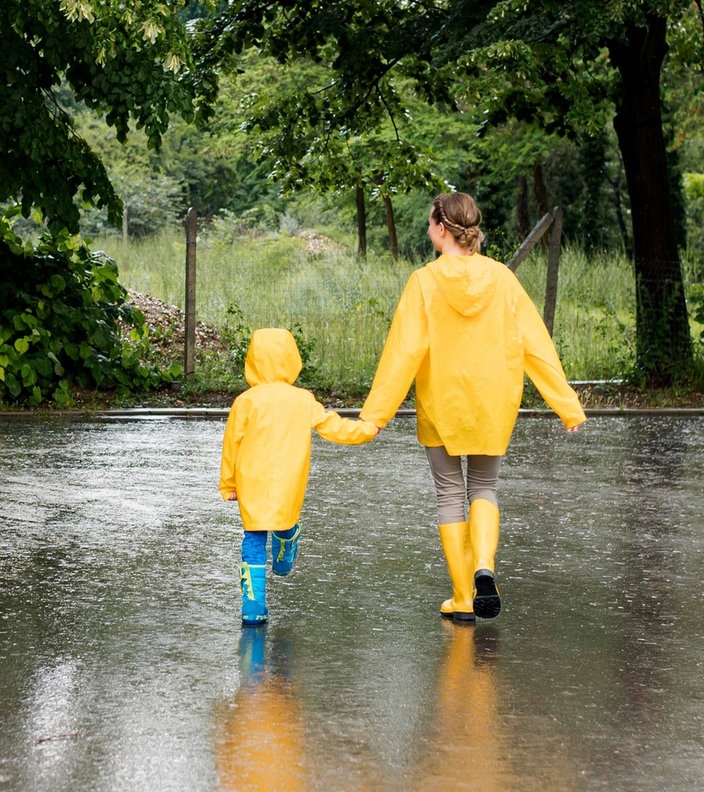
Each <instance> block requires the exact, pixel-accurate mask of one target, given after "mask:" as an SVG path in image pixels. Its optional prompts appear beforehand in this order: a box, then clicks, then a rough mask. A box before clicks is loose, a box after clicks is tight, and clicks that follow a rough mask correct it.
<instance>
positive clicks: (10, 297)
mask: <svg viewBox="0 0 704 792" xmlns="http://www.w3.org/2000/svg"><path fill="white" fill-rule="evenodd" d="M17 211H18V210H17V207H14V206H13V207H10V208H9V209H5V210H3V211H1V212H0V403H5V404H13V405H27V406H36V405H39V404H42V403H43V402H45V401H53V402H54V403H55V404H57V405H65V404H67V403H69V402H70V401H71V398H72V395H71V389H72V387H78V388H103V389H118V390H119V391H121V392H123V393H130V392H138V391H145V390H149V389H151V388H154V387H158V386H159V385H162V384H164V383H165V382H169V381H172V380H173V379H174V378H175V377H176V376H177V375H179V374H180V373H181V370H180V366H172V367H170V368H169V369H168V370H161V369H160V368H159V367H158V366H157V365H155V364H153V363H151V362H150V361H149V355H150V351H149V345H148V341H147V329H146V326H145V322H144V317H143V315H142V314H141V313H140V312H139V311H137V310H135V309H134V308H133V307H132V306H131V305H130V304H129V302H128V301H127V292H126V290H125V289H124V287H123V286H121V285H120V284H119V283H118V280H117V277H118V276H117V267H116V265H115V263H114V262H113V261H112V260H111V259H110V258H108V257H107V256H106V255H105V254H103V253H100V252H91V251H90V250H89V248H88V247H87V245H86V244H85V242H84V241H83V240H82V239H81V238H80V237H78V236H72V235H70V234H69V233H68V232H67V231H61V232H56V233H50V232H48V231H44V232H43V233H42V235H41V236H40V239H39V241H38V243H37V244H36V245H34V244H33V243H31V242H26V243H25V242H23V241H22V240H21V239H20V238H19V237H18V236H16V235H15V233H14V231H13V230H12V225H11V219H12V217H13V216H15V215H16V213H17Z"/></svg>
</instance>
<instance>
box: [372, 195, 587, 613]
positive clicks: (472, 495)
mask: <svg viewBox="0 0 704 792" xmlns="http://www.w3.org/2000/svg"><path fill="white" fill-rule="evenodd" d="M481 219H482V216H481V212H480V211H479V208H478V207H477V205H476V204H475V202H474V200H473V198H472V197H471V196H469V195H467V194H466V193H444V194H442V195H439V196H438V197H437V198H435V200H434V201H433V204H432V207H431V210H430V216H429V218H428V236H429V237H430V240H431V242H432V243H433V247H434V248H435V250H436V251H437V252H438V253H440V254H441V255H440V256H439V257H438V258H436V259H435V260H434V261H432V262H431V263H429V264H427V265H426V266H425V267H422V268H421V269H419V270H417V271H416V272H414V273H413V274H412V275H411V276H410V278H409V279H408V282H407V283H406V287H405V289H404V291H403V294H402V295H401V298H400V300H399V303H398V306H397V308H396V312H395V314H394V318H393V322H392V323H391V329H390V330H389V335H388V337H387V339H386V344H385V346H384V350H383V352H382V355H381V359H380V361H379V366H378V369H377V372H376V376H375V377H374V382H373V383H372V388H371V391H370V392H369V396H368V397H367V399H366V401H365V403H364V407H363V408H362V412H361V415H360V417H361V418H362V419H363V420H366V421H370V422H372V423H374V424H375V425H376V426H377V427H379V428H382V427H384V426H385V425H386V424H387V423H388V421H389V420H390V419H391V418H392V417H393V415H394V414H395V412H396V410H397V409H398V407H399V405H400V404H401V402H402V401H403V400H404V398H405V397H406V395H407V393H408V390H409V388H410V386H411V384H412V382H413V380H414V379H415V382H416V412H417V422H418V440H419V442H420V443H421V444H422V445H423V446H425V449H426V453H427V456H428V461H429V463H430V469H431V472H432V475H433V479H434V481H435V488H436V493H437V504H438V523H439V530H440V539H441V542H442V547H443V551H444V553H445V558H446V560H447V566H448V571H449V573H450V578H451V580H452V589H453V593H452V598H451V599H449V600H446V601H445V602H443V603H442V606H441V608H440V612H441V614H442V615H443V616H446V617H449V618H452V619H454V620H455V621H459V622H464V621H472V620H474V618H475V614H476V616H479V617H482V618H494V617H495V616H497V615H498V613H499V611H500V609H501V599H500V596H499V591H498V588H497V586H496V581H495V578H494V555H495V553H496V548H497V546H498V540H499V509H498V502H497V498H496V485H497V481H498V476H499V466H500V463H501V457H502V456H503V455H504V454H505V453H506V450H507V448H508V444H509V441H510V439H511V434H512V432H513V427H514V424H515V422H516V418H517V417H518V409H519V406H520V403H521V396H522V393H523V381H524V374H527V375H528V376H529V377H530V379H531V380H532V381H533V383H534V384H535V386H536V387H537V388H538V390H539V391H540V393H541V395H542V396H543V398H544V399H545V401H546V402H547V403H548V405H549V406H550V407H551V408H552V409H553V410H554V411H555V412H556V413H557V414H558V415H559V416H560V418H561V419H562V421H563V423H564V425H565V426H566V427H567V429H568V430H570V431H573V430H575V429H576V428H577V427H578V426H579V425H580V424H581V423H583V422H584V421H585V420H586V416H585V415H584V411H583V410H582V407H581V405H580V403H579V399H578V397H577V394H576V393H575V392H574V391H573V390H572V388H571V387H570V386H569V384H568V383H567V379H566V378H565V374H564V371H563V369H562V365H561V364H560V360H559V358H558V356H557V352H556V350H555V347H554V345H553V342H552V339H551V338H550V335H549V333H548V331H547V329H546V327H545V324H544V323H543V320H542V319H541V318H540V315H539V314H538V312H537V310H536V308H535V306H534V305H533V302H532V301H531V299H530V297H529V296H528V294H527V293H526V292H525V290H524V289H523V287H522V286H521V285H520V283H519V282H518V279H517V278H516V277H515V275H514V274H513V273H512V272H511V270H509V268H508V267H506V266H505V265H504V264H501V263H499V262H498V261H494V260H493V259H490V258H487V257H486V256H482V255H481V254H480V253H479V249H480V246H481V242H482V240H483V238H484V235H483V234H482V231H481V228H480V225H481ZM462 457H466V458H467V462H466V481H465V479H464V477H463V473H462ZM467 503H468V504H469V519H467V505H466V504H467Z"/></svg>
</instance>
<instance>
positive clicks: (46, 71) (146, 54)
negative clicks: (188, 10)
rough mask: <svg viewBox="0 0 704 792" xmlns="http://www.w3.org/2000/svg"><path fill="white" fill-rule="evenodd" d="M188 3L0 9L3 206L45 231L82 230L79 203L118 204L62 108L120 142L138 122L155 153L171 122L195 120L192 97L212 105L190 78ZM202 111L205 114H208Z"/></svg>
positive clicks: (15, 4)
mask: <svg viewBox="0 0 704 792" xmlns="http://www.w3.org/2000/svg"><path fill="white" fill-rule="evenodd" d="M184 5H185V3H184V0H172V2H154V0H134V2H130V3H118V2H101V3H96V2H91V0H60V2H56V1H55V0H5V2H3V3H2V4H0V47H1V48H2V52H3V58H2V63H1V64H0V149H1V150H2V152H3V156H2V158H1V159H0V202H4V201H7V200H9V199H17V200H19V202H20V204H21V207H22V212H23V214H24V215H25V216H28V215H29V213H30V212H31V210H32V207H34V206H37V207H39V208H40V209H41V210H42V213H43V215H44V216H45V217H46V218H47V221H48V223H49V225H50V227H52V228H55V229H61V228H63V227H66V228H67V229H68V230H69V231H70V232H72V233H75V232H76V231H77V230H78V221H79V214H80V210H79V207H78V206H77V205H76V201H75V199H76V198H78V199H80V200H81V201H84V202H87V203H91V204H94V205H96V206H99V207H106V208H107V209H108V212H109V215H110V221H111V222H113V223H119V221H120V219H121V210H122V207H121V202H120V200H119V198H118V196H117V194H116V192H115V190H114V188H113V186H112V185H111V183H110V180H109V178H108V174H107V171H106V168H105V166H104V164H103V163H102V161H101V160H100V158H99V157H98V156H97V155H96V154H95V153H94V151H93V150H92V149H91V148H90V146H89V145H88V144H87V142H86V141H85V140H84V139H83V138H81V137H80V136H78V135H77V134H76V130H75V126H74V124H73V121H72V118H71V116H70V114H69V112H67V107H66V102H67V97H66V96H64V95H62V92H63V93H65V91H66V89H68V90H69V92H70V96H69V97H68V102H69V103H70V102H71V101H75V102H82V103H84V104H85V106H87V107H88V108H90V109H91V110H93V111H95V112H97V113H99V114H104V115H105V119H106V121H107V123H108V125H109V126H110V127H114V128H115V130H116V134H117V139H118V140H119V141H120V142H124V141H125V140H126V139H127V135H128V133H129V130H130V123H131V122H134V123H135V124H136V126H137V127H138V128H143V129H144V131H145V134H146V136H147V140H148V142H149V145H150V146H152V147H155V148H158V146H159V144H160V142H161V138H162V135H163V134H164V132H165V131H166V129H167V126H168V123H169V119H170V117H171V116H172V115H173V114H176V113H180V114H181V115H182V116H183V117H184V118H187V119H192V118H193V117H194V115H195V113H196V111H197V110H198V108H199V106H200V105H199V102H198V99H197V97H204V96H206V95H207V96H208V97H210V98H212V96H213V94H214V90H215V79H214V78H213V77H212V75H209V74H207V73H205V72H204V71H199V72H198V73H195V72H193V71H192V70H190V67H192V58H191V52H190V46H189V41H188V37H187V33H186V28H185V25H184V23H183V22H182V21H181V20H180V19H179V18H178V17H177V16H176V15H175V14H174V11H176V10H178V9H179V8H181V7H183V6H184ZM206 104H207V102H206V103H205V104H203V105H202V106H200V107H202V110H203V113H204V114H207V110H205V109H204V108H205V107H206Z"/></svg>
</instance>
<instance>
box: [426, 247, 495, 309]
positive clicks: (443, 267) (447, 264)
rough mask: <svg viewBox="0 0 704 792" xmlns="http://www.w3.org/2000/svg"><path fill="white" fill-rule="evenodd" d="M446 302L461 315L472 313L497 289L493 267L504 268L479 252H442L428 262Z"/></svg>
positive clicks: (480, 307) (485, 302) (483, 306)
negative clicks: (465, 253)
mask: <svg viewBox="0 0 704 792" xmlns="http://www.w3.org/2000/svg"><path fill="white" fill-rule="evenodd" d="M427 267H428V269H429V270H430V271H431V272H432V273H433V276H434V278H435V281H436V283H437V285H438V288H439V289H440V291H441V293H442V295H443V297H444V298H445V299H446V300H447V302H448V303H449V304H450V305H451V306H452V307H453V308H454V309H455V311H457V312H458V313H460V314H462V315H463V316H474V314H477V313H479V312H480V311H481V310H482V309H483V308H485V307H486V305H487V304H488V303H489V302H490V300H491V298H492V297H493V295H494V291H495V289H496V273H495V271H494V270H495V268H496V267H504V265H503V264H499V263H498V262H496V261H493V260H492V259H489V258H486V256H482V255H480V254H478V253H474V254H472V255H471V256H452V255H448V254H446V253H444V254H443V255H442V256H439V257H438V258H437V259H435V261H432V262H431V263H430V264H428V265H427Z"/></svg>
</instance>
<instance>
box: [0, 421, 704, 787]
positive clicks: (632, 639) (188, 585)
mask: <svg viewBox="0 0 704 792" xmlns="http://www.w3.org/2000/svg"><path fill="white" fill-rule="evenodd" d="M223 429H224V421H220V420H211V421H187V420H176V419H143V420H102V421H101V420H99V421H94V422H80V423H72V422H68V421H61V420H51V421H44V422H42V421H21V422H15V423H9V422H8V423H0V450H1V452H2V455H1V460H2V461H1V462H0V691H1V692H0V713H1V716H2V719H1V721H2V733H1V734H0V790H13V792H14V790H17V791H18V792H19V791H20V790H21V792H40V791H41V792H46V790H51V791H52V792H54V791H55V790H56V791H58V790H66V791H67V792H68V790H70V791H71V792H87V791H88V790H90V791H91V792H93V791H96V792H102V791H103V790H105V791H108V790H110V791H112V790H130V792H142V791H144V792H161V791H162V790H163V791H166V790H174V791H175V790H179V792H183V791H184V790H188V791H190V790H194V791H197V792H200V790H204V791H205V790H251V789H258V788H261V789H286V790H293V789H301V790H317V789H321V790H332V789H334V790H394V791H395V790H404V792H408V791H409V790H437V789H453V790H455V789H456V790H465V789H466V790H482V791H483V792H489V791H491V790H510V789H515V790H521V791H522V792H524V791H525V792H531V791H532V790H628V792H640V791H643V792H645V791H646V790H647V791H650V790H653V792H654V791H655V790H658V791H659V790H662V789H682V790H685V789H686V790H690V789H691V790H695V789H702V788H704V736H703V735H704V673H703V671H704V667H703V666H704V617H703V616H702V611H703V610H704V583H703V582H702V581H703V579H704V517H702V515H703V514H704V488H703V487H702V481H704V418H701V417H698V418H697V417H690V418H674V417H668V418H655V417H641V418H636V417H628V418H618V417H605V418H592V419H590V421H589V423H588V425H587V429H586V430H585V431H584V432H582V433H579V434H577V435H568V434H567V433H566V432H564V430H562V428H561V426H560V424H559V423H558V422H557V421H556V420H553V419H543V418H521V419H520V420H519V423H518V426H517V429H516V433H515V435H514V440H513V443H512V446H511V449H510V451H509V455H508V457H507V459H506V460H505V462H504V467H503V470H502V479H501V489H500V493H499V496H500V505H501V509H502V535H501V545H500V550H499V557H498V559H497V578H498V581H499V585H500V588H501V592H502V598H503V606H504V607H503V610H502V613H501V615H500V616H499V618H498V619H496V620H495V621H493V622H480V623H477V624H476V626H473V627H459V626H455V625H453V624H449V623H447V622H446V621H444V620H442V619H441V618H440V617H439V615H438V607H439V605H440V602H441V601H442V600H443V599H444V598H445V597H447V596H449V593H450V586H449V581H448V578H447V573H446V568H445V564H444V559H443V557H442V552H441V549H440V543H439V540H438V537H437V528H436V520H435V507H434V501H433V498H432V483H431V479H430V474H429V472H428V470H427V462H426V460H425V455H424V453H423V451H422V449H421V448H420V447H419V446H418V445H417V443H416V441H415V436H414V422H413V420H412V419H397V420H396V421H395V422H393V423H392V424H391V425H390V426H389V427H388V428H387V429H386V430H385V431H384V432H383V433H382V434H381V436H380V437H379V439H378V440H376V441H375V442H374V443H372V444H371V445H369V446H362V447H354V448H349V447H340V446H335V445H333V444H329V443H325V442H323V441H321V440H319V439H317V438H316V440H315V443H314V449H313V470H312V474H311V481H310V485H309V489H308V497H307V499H306V505H305V508H304V513H303V517H302V526H303V531H304V533H303V538H302V541H301V552H300V555H299V558H298V561H297V566H296V569H295V570H294V572H293V573H292V574H291V576H290V577H289V578H286V579H279V578H277V579H270V581H269V588H268V604H269V610H270V623H269V625H268V626H267V627H266V628H261V629H249V630H245V631H244V632H243V631H242V629H241V627H240V623H239V605H240V599H239V591H238V583H237V563H238V551H239V539H240V536H241V524H240V522H239V517H238V513H237V507H236V505H234V504H225V503H223V502H222V501H220V499H219V495H218V493H217V490H216V487H217V477H218V470H219V454H220V442H221V437H222V432H223ZM262 779H264V781H263V782H262Z"/></svg>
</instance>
